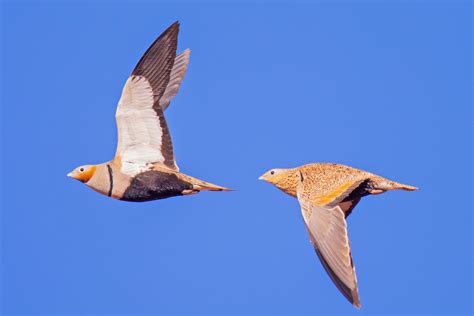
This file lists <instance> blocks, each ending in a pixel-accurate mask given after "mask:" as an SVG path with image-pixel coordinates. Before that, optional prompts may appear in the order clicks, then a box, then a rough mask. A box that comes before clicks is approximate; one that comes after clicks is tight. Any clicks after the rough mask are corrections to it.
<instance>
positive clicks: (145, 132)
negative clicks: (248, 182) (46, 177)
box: [68, 22, 230, 202]
mask: <svg viewBox="0 0 474 316" xmlns="http://www.w3.org/2000/svg"><path fill="white" fill-rule="evenodd" d="M178 32H179V22H175V23H174V24H173V25H171V26H170V27H169V28H168V29H167V30H166V31H164V32H163V33H162V34H161V35H160V36H159V37H158V38H157V39H156V40H155V41H154V42H153V44H152V45H151V46H150V47H149V48H148V50H147V51H146V52H145V54H144V55H143V57H142V58H141V59H140V61H139V62H138V64H137V65H136V67H135V69H134V70H133V71H132V74H131V75H130V77H129V78H128V80H127V82H126V83H125V86H124V88H123V91H122V96H121V98H120V100H119V102H118V106H117V111H116V114H115V117H116V121H117V128H118V144H117V151H116V153H115V157H114V159H112V160H111V161H108V162H104V163H101V164H97V165H84V166H79V167H77V168H76V169H74V170H73V171H72V172H70V173H69V174H68V176H69V177H72V178H74V179H77V180H79V181H81V182H83V183H85V184H86V185H87V186H89V187H90V188H92V189H94V190H95V191H97V192H99V193H102V194H104V195H107V196H109V197H112V198H115V199H119V200H125V201H133V202H143V201H151V200H157V199H164V198H168V197H172V196H179V195H189V194H194V193H198V192H200V191H205V190H209V191H229V190H230V189H227V188H224V187H221V186H218V185H215V184H212V183H209V182H205V181H202V180H199V179H196V178H193V177H191V176H188V175H186V174H184V173H181V172H180V171H179V168H178V166H177V164H176V161H175V157H174V153H173V145H172V143H171V136H170V132H169V129H168V125H167V124H166V120H165V117H164V114H163V112H164V111H165V110H166V108H167V107H168V105H169V104H170V101H171V99H172V98H173V97H174V96H175V95H176V94H177V93H178V90H179V87H180V85H181V82H182V80H183V78H184V74H185V73H186V69H187V66H188V63H189V54H190V50H189V49H186V50H184V51H183V52H182V53H180V54H178V55H176V48H177V43H178Z"/></svg>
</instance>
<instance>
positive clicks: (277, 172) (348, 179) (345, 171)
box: [260, 163, 417, 307]
mask: <svg viewBox="0 0 474 316" xmlns="http://www.w3.org/2000/svg"><path fill="white" fill-rule="evenodd" d="M260 179H262V180H265V181H267V182H269V183H271V184H273V185H275V186H276V187H277V188H279V189H280V190H282V191H283V192H285V193H287V194H289V195H291V196H294V197H297V198H298V201H299V202H300V205H301V210H302V214H303V218H304V220H305V223H306V228H307V230H308V234H309V236H310V240H311V243H312V244H313V246H314V249H315V251H316V253H317V255H318V257H319V259H320V261H321V263H322V265H323V267H324V269H325V270H326V271H327V273H328V275H329V276H330V278H331V280H332V281H333V282H334V284H335V285H336V287H337V288H338V289H339V291H340V292H341V293H342V294H343V295H344V297H346V298H347V299H348V300H349V301H350V302H351V303H352V304H353V305H354V306H356V307H360V299H359V294H358V290H357V279H356V274H355V269H354V265H353V261H352V255H351V250H350V245H349V239H348V237H347V225H346V221H345V218H346V217H347V216H348V215H349V214H350V213H351V212H352V210H353V209H354V207H355V206H356V205H357V203H359V201H360V199H361V198H362V197H363V196H365V195H368V194H379V193H383V192H385V191H389V190H397V189H401V190H407V191H413V190H416V189H417V188H415V187H412V186H409V185H404V184H400V183H397V182H394V181H391V180H388V179H385V178H383V177H380V176H377V175H374V174H372V173H369V172H366V171H363V170H359V169H355V168H352V167H349V166H344V165H339V164H333V163H314V164H308V165H304V166H301V167H298V168H292V169H272V170H270V171H268V172H267V173H265V174H264V175H263V176H261V177H260Z"/></svg>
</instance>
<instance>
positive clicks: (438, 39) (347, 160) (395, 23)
mask: <svg viewBox="0 0 474 316" xmlns="http://www.w3.org/2000/svg"><path fill="white" fill-rule="evenodd" d="M177 19H179V20H180V21H181V33H180V37H179V50H182V49H185V48H187V47H189V48H191V49H192V54H191V63H190V68H189V72H188V74H187V76H186V78H185V81H184V84H183V86H182V87H181V91H180V93H179V95H178V96H177V97H176V98H175V99H174V100H173V102H172V104H171V106H170V108H169V109H168V110H167V112H166V116H167V120H168V124H169V126H170V129H171V132H172V136H173V141H174V146H175V153H176V157H177V161H178V164H179V166H180V167H181V170H182V171H184V172H186V173H188V174H190V175H193V176H196V177H199V178H202V179H205V180H208V181H212V182H215V183H218V184H221V185H225V186H229V187H232V188H235V189H237V191H236V192H232V193H201V194H198V195H195V196H191V197H183V198H173V199H168V200H162V201H156V202H150V203H141V204H133V203H126V202H121V201H115V200H112V199H109V198H107V197H105V196H101V195H99V194H97V193H95V192H93V191H92V190H90V189H89V188H87V187H86V186H84V185H82V184H80V183H79V182H77V181H73V180H71V179H69V178H67V177H66V173H67V172H69V171H70V170H71V169H73V168H74V167H76V166H77V165H80V164H87V163H100V162H103V161H107V160H109V159H111V158H112V157H113V155H114V153H115V144H116V127H115V118H114V114H115V107H116V102H117V101H118V99H119V97H120V93H121V90H122V86H123V84H124V82H125V80H126V78H127V76H128V75H129V73H130V71H131V70H132V68H133V67H134V65H135V63H136V62H137V61H138V59H139V58H140V56H141V55H142V53H143V52H144V51H145V49H146V48H147V47H148V45H149V44H150V43H151V42H152V41H153V40H154V39H155V37H156V36H157V35H158V34H160V33H161V32H162V31H163V30H164V29H165V28H166V27H167V26H169V25H170V24H171V23H172V22H174V21H175V20H177ZM2 20H3V21H2V23H3V45H2V46H3V49H2V52H3V70H2V77H3V78H2V80H3V82H2V90H3V102H2V133H3V135H2V159H3V161H2V169H3V170H2V172H3V174H2V190H1V191H2V195H3V199H2V202H3V204H2V268H1V269H2V272H3V274H2V277H3V280H2V283H3V287H2V290H3V291H2V299H3V313H4V314H12V315H13V314H19V313H24V314H44V315H47V314H49V315H52V314H58V315H66V314H134V315H138V314H157V315H171V314H215V315H217V314H219V315H222V314H235V315H237V314H241V315H251V314H252V315H257V314H285V315H296V314H301V315H325V314H344V315H351V314H354V315H365V314H372V315H374V314H421V313H425V314H435V313H436V314H445V315H455V314H460V315H461V314H469V313H471V312H472V305H471V304H472V297H473V293H472V281H473V278H472V264H473V262H472V249H473V240H472V237H473V235H472V225H473V222H472V211H473V210H472V158H473V157H472V145H473V139H472V132H473V131H472V126H473V121H472V94H471V90H472V86H473V82H472V66H473V65H472V56H473V51H472V5H471V4H470V3H469V2H459V1H454V2H448V1H446V2H429V1H420V2H408V1H401V2H390V3H386V4H384V5H382V4H375V3H373V2H363V3H353V4H351V3H349V2H337V3H333V4H331V3H329V2H319V3H314V4H311V3H298V4H295V3H290V2H288V3H273V4H272V3H260V4H258V3H251V2H247V3H240V4H238V3H235V4H232V5H223V4H221V5H219V4H217V3H214V4H212V3H207V4H195V5H193V4H187V3H178V4H172V3H166V4H159V3H156V4H146V3H145V4H143V3H142V4H132V3H128V4H127V3H102V4H99V5H95V4H92V3H82V4H80V3H76V4H61V3H50V4H28V3H25V4H15V3H13V2H7V3H4V5H3V17H2ZM316 161H331V162H338V163H344V164H348V165H351V166H354V167H358V168H362V169H366V170H369V171H372V172H375V173H378V174H380V175H383V176H386V177H388V178H391V179H394V180H397V181H400V182H406V183H409V184H412V185H415V186H419V187H421V188H422V190H420V191H418V192H390V193H387V194H384V195H381V196H376V197H368V198H365V199H364V200H363V201H362V202H361V203H360V204H359V206H358V207H357V208H356V209H355V212H354V213H353V215H352V216H351V217H350V218H349V224H348V225H349V233H350V238H351V243H352V248H353V249H352V250H353V256H354V262H355V264H356V268H357V274H358V279H359V290H360V295H361V300H362V309H361V310H360V311H357V310H356V309H354V308H353V307H352V306H351V305H350V304H348V303H347V302H346V301H345V299H344V298H343V297H342V295H341V294H339V293H338V291H337V289H336V288H335V287H334V285H333V284H332V283H331V282H330V280H329V278H328V277H327V275H326V274H325V272H324V271H323V268H322V267H321V264H320V263H319V262H318V259H317V257H316V256H315V254H314V252H313V249H312V247H311V246H310V243H309V240H308V237H307V235H306V231H305V229H304V226H303V222H302V219H301V216H300V210H299V206H298V203H297V201H296V200H295V199H293V198H291V197H289V196H286V195H284V194H283V193H281V192H279V191H278V190H277V189H275V188H273V187H271V186H270V185H268V184H266V183H262V182H259V181H257V177H258V176H259V175H260V174H262V173H263V172H264V171H266V170H268V169H270V168H273V167H294V166H298V165H301V164H304V163H308V162H316Z"/></svg>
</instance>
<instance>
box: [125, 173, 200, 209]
mask: <svg viewBox="0 0 474 316" xmlns="http://www.w3.org/2000/svg"><path fill="white" fill-rule="evenodd" d="M191 189H192V185H191V184H190V183H188V182H186V181H183V180H181V179H180V178H178V176H176V175H175V174H173V173H167V172H162V171H155V170H151V171H146V172H143V173H140V174H138V175H136V176H135V177H134V178H133V180H132V181H131V183H130V186H129V187H128V188H127V189H126V190H125V192H124V193H123V196H122V198H121V200H124V201H130V202H145V201H152V200H159V199H166V198H169V197H172V196H177V195H183V191H185V190H191Z"/></svg>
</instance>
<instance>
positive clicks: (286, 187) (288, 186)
mask: <svg viewBox="0 0 474 316" xmlns="http://www.w3.org/2000/svg"><path fill="white" fill-rule="evenodd" d="M298 175H299V172H298V169H296V168H293V169H270V170H268V171H267V172H265V173H264V174H263V175H262V176H261V177H260V178H258V179H259V180H263V181H266V182H268V183H270V184H273V185H274V186H276V187H277V188H278V189H280V190H282V191H283V192H285V193H286V194H289V195H291V196H296V187H297V185H298V179H299V177H298Z"/></svg>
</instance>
